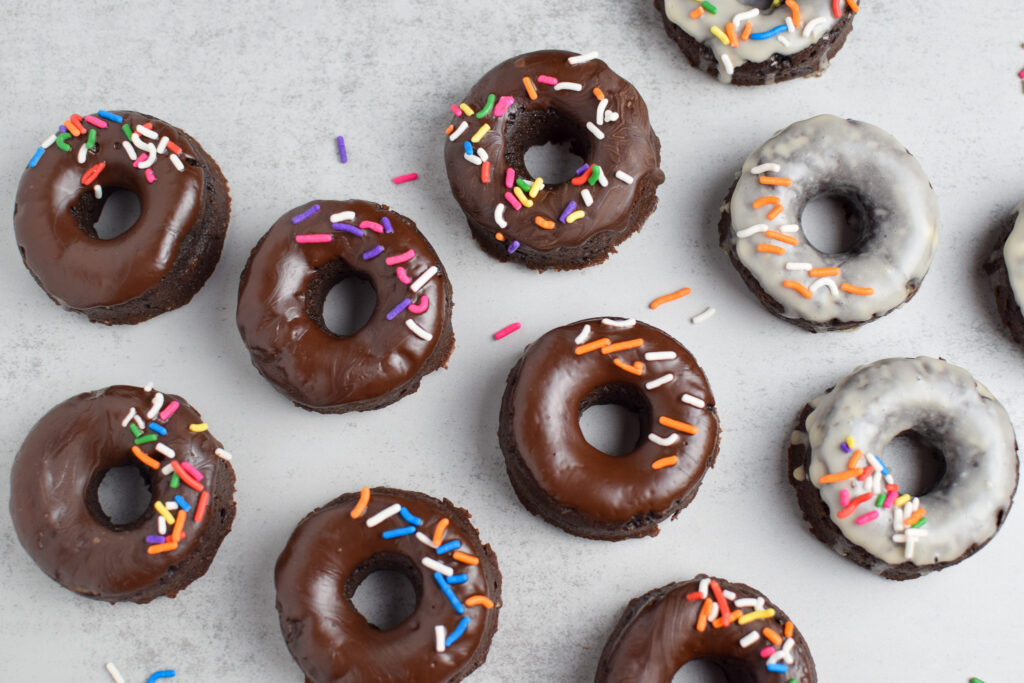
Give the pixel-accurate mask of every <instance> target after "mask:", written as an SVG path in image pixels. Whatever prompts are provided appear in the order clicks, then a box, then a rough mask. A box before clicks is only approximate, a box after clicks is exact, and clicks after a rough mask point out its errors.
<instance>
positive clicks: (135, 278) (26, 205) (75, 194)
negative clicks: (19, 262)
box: [14, 111, 227, 322]
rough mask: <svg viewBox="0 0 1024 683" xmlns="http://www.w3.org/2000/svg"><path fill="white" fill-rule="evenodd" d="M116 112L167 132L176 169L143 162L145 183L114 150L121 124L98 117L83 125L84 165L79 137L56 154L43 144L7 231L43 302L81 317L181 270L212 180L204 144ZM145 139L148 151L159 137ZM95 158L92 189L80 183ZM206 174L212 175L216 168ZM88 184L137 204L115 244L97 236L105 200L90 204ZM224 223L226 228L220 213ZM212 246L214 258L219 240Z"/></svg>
mask: <svg viewBox="0 0 1024 683" xmlns="http://www.w3.org/2000/svg"><path fill="white" fill-rule="evenodd" d="M114 113H115V114H117V115H119V116H121V117H123V119H124V123H125V124H127V125H129V126H130V127H131V128H132V130H135V127H136V126H137V125H141V124H145V123H148V122H151V123H152V130H153V131H154V132H155V133H156V134H157V135H158V136H167V137H168V139H169V140H170V141H171V143H172V144H176V145H178V146H180V147H181V149H182V152H181V154H180V155H179V158H180V160H181V162H182V165H183V170H182V171H180V172H179V171H178V170H176V169H175V167H174V165H173V163H172V161H171V160H170V157H169V155H168V154H166V153H165V154H159V155H157V160H156V162H155V163H154V164H153V165H152V166H151V170H152V171H153V173H154V175H155V178H156V181H155V182H153V183H150V182H147V179H146V176H145V170H144V169H141V168H135V167H133V165H132V164H133V161H132V159H131V158H130V157H129V156H128V154H127V153H126V152H125V150H124V148H123V146H122V143H123V142H125V141H126V140H127V138H126V137H125V134H124V132H123V131H122V129H121V124H118V123H115V122H113V121H105V123H106V124H107V127H106V128H99V127H96V126H89V125H88V124H85V125H86V126H88V127H89V128H91V129H94V130H96V147H95V149H93V150H92V151H90V152H89V153H88V154H87V159H86V161H85V163H84V164H79V163H78V161H77V152H78V150H79V147H80V146H81V145H82V144H84V143H85V140H86V136H85V135H81V136H78V137H76V138H71V139H70V140H68V141H67V143H68V144H69V145H70V146H71V149H72V151H70V152H65V151H61V150H60V149H59V148H58V146H57V145H56V144H54V145H52V146H50V147H49V148H48V149H46V151H45V152H44V153H43V154H42V156H41V157H40V158H39V161H38V163H37V164H36V166H35V167H34V168H26V169H25V173H24V174H23V175H22V178H21V183H20V184H19V186H18V194H17V199H16V201H15V206H14V231H15V236H16V239H17V241H18V247H19V249H20V250H21V254H22V258H23V259H24V261H25V265H26V266H27V267H28V269H29V270H30V271H31V272H32V275H33V276H34V277H35V278H36V280H37V281H38V282H39V284H40V285H41V286H42V287H43V289H44V290H46V292H47V294H49V295H50V297H51V298H53V299H54V300H55V301H57V302H58V303H60V304H61V305H63V306H65V307H66V308H71V309H75V310H81V311H83V312H86V313H87V314H89V312H90V309H97V308H102V307H109V306H116V305H119V304H124V303H126V302H129V301H131V300H133V299H136V298H138V297H141V296H143V295H145V294H146V293H147V292H149V291H150V290H152V289H154V288H155V287H157V286H158V285H160V284H161V282H162V280H164V278H166V277H168V276H169V275H170V274H171V273H172V271H173V270H174V269H175V266H176V265H179V266H180V264H177V260H178V258H179V256H183V257H185V256H186V255H183V254H181V244H182V242H183V240H185V239H186V237H187V236H188V235H189V233H190V231H192V230H193V228H195V226H196V225H197V223H199V222H201V221H202V220H203V211H204V210H205V208H206V203H207V202H209V201H210V195H211V190H210V188H208V187H206V184H207V183H210V182H213V181H212V180H211V171H210V169H209V166H212V167H213V168H216V164H214V162H213V161H212V160H211V159H210V158H209V157H208V156H207V155H206V153H205V152H204V151H203V150H202V148H201V147H199V145H198V144H197V143H196V142H195V141H194V140H193V139H192V138H191V137H189V136H188V135H187V134H186V133H184V132H183V131H181V130H179V129H178V128H175V127H174V126H171V125H170V124H168V123H166V122H164V121H161V120H160V119H157V118H153V117H152V116H147V115H145V114H140V113H138V112H131V111H118V112H114ZM145 142H147V143H148V142H152V143H153V144H154V145H155V144H157V142H158V140H152V141H150V140H149V139H148V138H147V139H145ZM129 144H130V143H129ZM136 151H137V153H138V154H139V155H141V154H143V152H141V151H139V150H137V149H136ZM100 162H104V163H106V167H105V168H104V169H103V170H102V171H101V172H100V174H99V176H97V178H96V180H95V181H94V183H90V184H88V185H84V184H83V183H82V178H83V174H84V173H86V171H87V170H88V169H90V168H91V167H92V166H93V165H95V164H98V163H100ZM213 175H215V176H217V177H219V176H220V172H219V169H217V170H216V173H215V174H213ZM93 184H99V185H100V186H101V187H103V192H104V196H105V197H109V196H110V195H111V194H112V193H113V192H114V191H115V190H117V189H124V190H128V191H131V192H132V193H134V194H135V195H136V196H137V197H138V198H139V203H140V208H141V213H140V215H139V218H138V220H137V221H136V222H135V224H134V225H133V226H132V227H131V228H130V229H129V230H127V231H126V232H124V233H123V234H121V235H119V236H117V237H115V238H114V239H109V240H104V239H98V238H97V237H95V231H94V230H93V228H92V226H93V224H94V223H95V220H96V218H97V217H98V216H99V212H100V209H101V208H102V201H105V199H104V200H99V201H96V200H95V199H94V197H93ZM216 194H218V195H219V197H218V201H221V202H223V207H218V209H219V210H222V211H223V212H224V213H225V214H226V211H227V190H226V188H223V189H222V190H220V191H219V192H218V193H216ZM223 220H224V223H225V224H226V221H227V217H226V215H225V216H224V218H223ZM220 229H221V230H222V229H223V228H220ZM90 232H91V233H92V234H90ZM221 239H223V238H222V237H221ZM211 248H213V247H211ZM215 248H216V250H217V252H218V254H219V251H220V242H218V243H217V244H216V247H215ZM187 257H189V258H190V257H191V255H187ZM215 262H216V261H215V260H214V263H215ZM211 270H212V268H211ZM208 275H209V273H205V274H204V275H203V276H202V280H205V278H206V276H208ZM202 280H200V283H199V284H201V283H202ZM197 288H198V287H197ZM185 301H187V298H186V299H185ZM181 303H184V301H182V302H181ZM177 305H180V304H177ZM99 315H102V313H100V314H99ZM90 317H93V315H90ZM104 322H109V321H107V320H104ZM135 322H137V321H135Z"/></svg>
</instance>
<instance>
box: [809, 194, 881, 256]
mask: <svg viewBox="0 0 1024 683" xmlns="http://www.w3.org/2000/svg"><path fill="white" fill-rule="evenodd" d="M865 225H867V222H866V220H865V212H864V208H863V204H862V203H861V202H859V201H857V200H855V199H853V198H852V197H851V196H850V195H848V194H844V193H839V192H825V193H822V194H819V195H818V196H816V197H814V198H813V199H811V200H810V201H809V202H807V204H806V205H805V206H804V208H803V211H801V212H800V227H801V229H802V230H803V233H804V237H805V238H806V239H807V242H808V243H810V245H811V246H812V247H814V248H815V249H817V250H818V251H820V252H821V253H823V254H845V253H849V252H852V251H854V250H856V248H857V246H858V245H859V244H860V242H861V240H862V239H863V237H864V226H865Z"/></svg>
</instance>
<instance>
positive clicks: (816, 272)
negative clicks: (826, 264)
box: [807, 268, 840, 277]
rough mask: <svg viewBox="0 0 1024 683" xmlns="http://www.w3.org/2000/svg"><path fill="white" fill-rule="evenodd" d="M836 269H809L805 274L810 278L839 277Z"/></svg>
mask: <svg viewBox="0 0 1024 683" xmlns="http://www.w3.org/2000/svg"><path fill="white" fill-rule="evenodd" d="M839 272H840V271H839V269H838V268H811V269H810V270H809V271H807V274H808V275H810V276H811V277H828V276H829V275H839Z"/></svg>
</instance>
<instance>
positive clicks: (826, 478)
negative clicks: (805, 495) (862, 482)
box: [818, 467, 864, 484]
mask: <svg viewBox="0 0 1024 683" xmlns="http://www.w3.org/2000/svg"><path fill="white" fill-rule="evenodd" d="M863 471H864V470H863V469H861V468H860V467H856V468H854V469H852V470H846V471H845V472H836V473H835V474H825V475H822V476H821V477H819V478H818V483H819V484H834V483H836V482H837V481H846V480H847V479H853V478H854V477H856V476H859V475H860V474H861V473H862V472H863Z"/></svg>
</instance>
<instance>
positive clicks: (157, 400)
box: [146, 391, 164, 420]
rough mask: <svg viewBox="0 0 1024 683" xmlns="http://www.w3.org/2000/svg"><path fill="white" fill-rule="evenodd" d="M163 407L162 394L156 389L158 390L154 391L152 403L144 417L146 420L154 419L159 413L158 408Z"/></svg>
mask: <svg viewBox="0 0 1024 683" xmlns="http://www.w3.org/2000/svg"><path fill="white" fill-rule="evenodd" d="M163 407H164V395H163V394H161V393H160V392H159V391H158V392H156V395H155V396H154V397H153V405H152V406H150V408H149V412H148V413H146V419H147V420H152V419H154V418H155V417H156V416H157V415H158V414H159V413H160V409H161V408H163Z"/></svg>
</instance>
